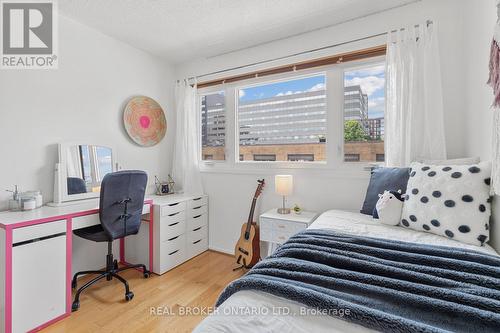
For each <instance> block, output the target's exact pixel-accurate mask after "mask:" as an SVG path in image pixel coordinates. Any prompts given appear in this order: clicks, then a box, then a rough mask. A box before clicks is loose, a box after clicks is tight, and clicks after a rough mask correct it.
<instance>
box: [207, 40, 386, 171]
mask: <svg viewBox="0 0 500 333" xmlns="http://www.w3.org/2000/svg"><path fill="white" fill-rule="evenodd" d="M379 51H380V50H379ZM379 51H377V52H379ZM359 52H361V51H359ZM370 52H371V51H370ZM383 52H385V48H384V49H383ZM354 53H355V59H354V60H345V58H342V57H340V56H339V57H338V58H336V59H331V58H321V59H317V60H311V61H310V62H303V63H297V64H296V65H285V66H284V67H276V68H270V69H263V70H261V71H256V72H252V73H243V74H241V75H239V76H238V75H236V76H233V77H231V76H228V77H227V78H218V79H214V80H212V81H210V80H207V81H206V82H202V83H200V85H199V87H198V96H199V103H200V108H201V126H200V133H201V136H202V140H201V143H202V147H201V148H202V152H201V158H200V160H201V161H203V162H204V163H202V164H201V168H202V170H206V171H210V170H213V171H221V172H229V171H230V170H231V169H234V168H236V169H240V170H248V169H252V168H270V169H273V168H274V169H280V168H304V169H325V170H332V169H341V170H342V171H343V172H344V171H345V172H346V174H350V173H356V174H358V173H359V172H364V170H366V167H368V166H370V165H371V164H375V163H377V164H381V163H383V162H384V159H385V151H384V114H385V55H384V54H383V53H382V51H380V52H379V53H378V54H377V55H373V53H369V55H367V56H366V58H359V53H356V52H354ZM325 59H326V60H325ZM344 60H345V62H344ZM287 66H288V67H287ZM299 66H300V69H298V67H299ZM217 162H221V163H217Z"/></svg>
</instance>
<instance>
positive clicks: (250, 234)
mask: <svg viewBox="0 0 500 333" xmlns="http://www.w3.org/2000/svg"><path fill="white" fill-rule="evenodd" d="M257 183H258V185H257V189H256V190H255V194H254V196H253V199H252V207H251V208H250V214H249V215H248V221H247V222H246V223H245V224H243V225H242V226H241V235H240V238H239V240H238V242H237V243H236V246H235V247H234V256H235V258H236V263H237V264H238V265H240V266H239V267H237V268H235V269H238V268H250V267H252V266H253V265H255V264H256V263H257V262H258V261H259V259H260V242H259V227H258V226H257V223H255V222H254V221H253V214H254V211H255V204H256V203H257V198H258V197H259V196H260V194H261V193H262V189H263V188H264V186H265V184H266V183H265V181H264V179H261V180H258V181H257Z"/></svg>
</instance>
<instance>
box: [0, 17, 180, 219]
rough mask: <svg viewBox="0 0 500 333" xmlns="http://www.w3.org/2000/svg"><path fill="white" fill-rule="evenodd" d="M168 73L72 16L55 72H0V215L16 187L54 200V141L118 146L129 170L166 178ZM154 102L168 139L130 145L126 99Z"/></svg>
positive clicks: (62, 30) (64, 25)
mask: <svg viewBox="0 0 500 333" xmlns="http://www.w3.org/2000/svg"><path fill="white" fill-rule="evenodd" d="M173 82H174V80H173V74H172V69H171V67H170V66H169V65H168V64H166V63H165V62H164V61H163V60H160V59H159V58H156V57H153V56H151V55H149V54H147V53H145V52H143V51H140V50H138V49H135V48H133V47H131V46H129V45H127V44H125V43H122V42H119V41H117V40H115V39H113V38H110V37H108V36H106V35H103V34H102V33H100V32H98V31H96V30H93V29H91V28H88V27H86V26H84V25H82V24H80V23H77V22H75V21H73V20H71V19H68V18H65V17H64V16H60V19H59V69H57V70H26V71H21V70H3V71H0V210H1V209H5V208H6V200H7V199H8V195H9V194H8V193H7V192H4V191H3V190H4V189H12V188H13V185H14V184H18V185H20V186H21V189H22V190H30V189H41V190H42V192H43V195H44V199H45V200H44V201H45V202H47V201H51V200H52V193H53V168H54V164H55V163H56V161H57V146H56V144H57V143H58V142H63V141H81V142H90V143H99V144H103V145H111V146H114V147H116V154H117V156H118V160H119V162H120V163H121V165H122V166H123V168H127V169H135V168H136V169H143V170H145V171H146V172H147V173H148V174H149V177H150V183H152V182H153V176H154V175H159V176H161V177H162V178H165V177H166V176H167V174H168V172H169V170H170V164H171V157H172V149H173V138H174V136H173V134H174V133H173V131H172V129H173V125H174V123H175V121H174V119H173V117H172V116H173V97H172V96H173V86H172V83H173ZM134 95H146V96H150V97H152V98H153V99H155V100H157V101H158V102H159V103H160V105H161V106H162V107H163V109H164V111H165V112H166V116H167V122H168V127H169V128H168V130H167V136H166V138H165V139H164V140H163V141H162V142H161V143H160V144H158V145H157V146H155V147H152V148H142V147H139V146H137V145H136V144H134V143H133V142H132V141H131V140H130V139H129V138H128V136H127V134H126V133H125V131H124V129H123V122H122V114H123V108H124V106H125V103H126V101H127V100H128V99H129V98H130V97H132V96H134Z"/></svg>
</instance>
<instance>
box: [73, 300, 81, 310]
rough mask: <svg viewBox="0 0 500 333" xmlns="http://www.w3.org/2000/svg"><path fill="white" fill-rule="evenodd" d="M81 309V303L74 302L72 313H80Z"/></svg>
mask: <svg viewBox="0 0 500 333" xmlns="http://www.w3.org/2000/svg"><path fill="white" fill-rule="evenodd" d="M79 308H80V302H78V301H74V302H73V304H72V305H71V312H75V311H78V309H79Z"/></svg>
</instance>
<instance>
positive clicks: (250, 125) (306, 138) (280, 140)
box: [237, 75, 326, 162]
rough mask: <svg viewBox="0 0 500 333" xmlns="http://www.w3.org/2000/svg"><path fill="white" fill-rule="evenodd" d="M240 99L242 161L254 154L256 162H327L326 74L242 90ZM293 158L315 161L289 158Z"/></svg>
mask: <svg viewBox="0 0 500 333" xmlns="http://www.w3.org/2000/svg"><path fill="white" fill-rule="evenodd" d="M237 96H238V107H237V113H238V129H239V154H240V156H241V155H243V160H242V161H243V162H245V161H248V160H251V159H250V158H251V156H252V155H253V157H254V158H253V160H254V161H301V162H304V161H325V159H326V156H325V155H326V148H325V146H326V76H325V75H314V76H308V77H302V78H294V79H291V80H283V81H278V82H272V83H266V84H259V85H253V86H249V87H244V88H239V89H238V91H237ZM294 155H297V156H300V155H308V156H313V158H307V159H306V158H304V159H289V156H294ZM256 156H272V159H266V158H262V159H261V158H260V157H259V158H256Z"/></svg>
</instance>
